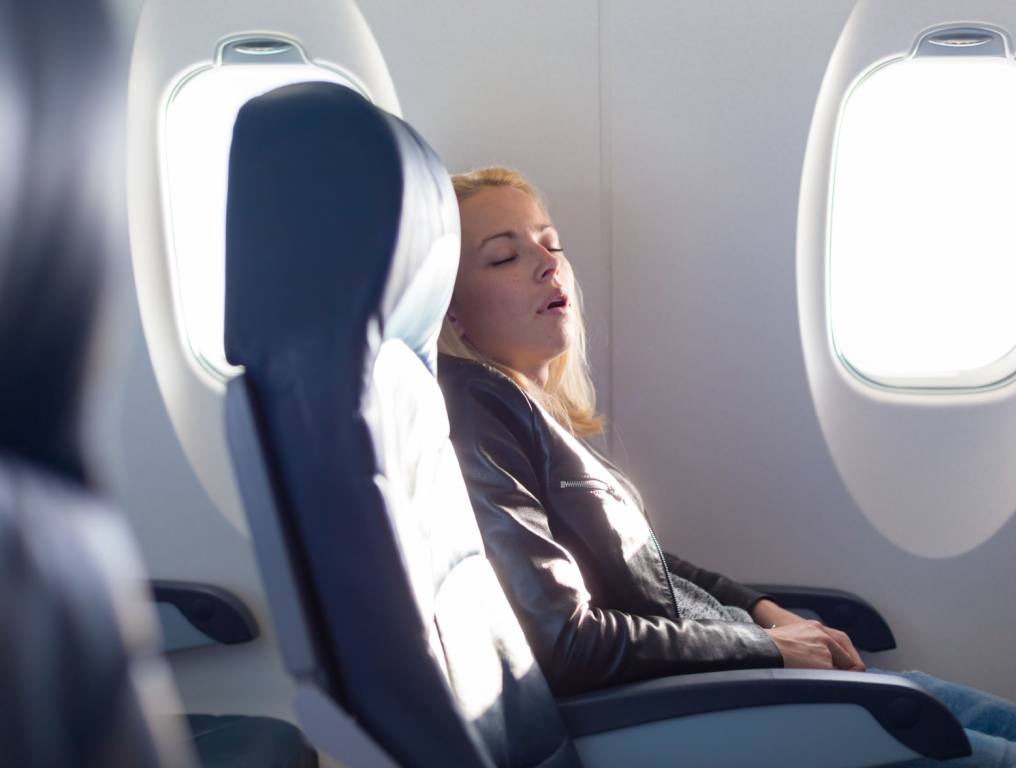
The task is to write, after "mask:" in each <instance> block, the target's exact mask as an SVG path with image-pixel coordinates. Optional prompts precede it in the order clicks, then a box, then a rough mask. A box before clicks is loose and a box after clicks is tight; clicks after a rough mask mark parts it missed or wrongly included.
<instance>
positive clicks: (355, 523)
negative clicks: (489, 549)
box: [226, 83, 578, 768]
mask: <svg viewBox="0 0 1016 768" xmlns="http://www.w3.org/2000/svg"><path fill="white" fill-rule="evenodd" d="M280 192H281V193H282V194H278V193H280ZM458 249H459V240H458V209H457V205H456V202H455V195H454V192H453V190H452V188H451V184H450V180H449V178H448V176H447V173H446V172H445V171H444V168H443V166H442V165H441V163H440V162H439V161H438V159H437V158H436V156H435V155H434V153H433V152H432V151H431V150H430V148H429V147H427V146H426V144H425V143H423V142H422V140H420V139H419V137H418V136H417V135H416V134H415V132H414V131H413V130H412V129H411V128H409V127H408V126H407V125H406V124H405V123H403V122H402V121H400V120H398V119H396V118H394V117H392V116H390V115H388V114H387V113H384V112H382V111H380V110H378V109H377V108H375V107H373V106H372V105H371V104H370V103H369V102H367V101H366V100H365V99H364V98H363V97H361V96H359V95H358V94H356V93H354V92H353V91H352V90H349V89H346V88H343V87H341V86H335V85H330V84H324V83H314V84H307V85H294V86H289V87H286V88H282V89H279V90H277V91H274V92H271V93H269V94H267V95H265V96H263V97H261V98H258V99H255V100H253V101H251V102H250V103H248V104H247V105H246V106H245V107H243V109H242V110H241V112H240V114H239V116H238V118H237V121H236V128H235V130H234V138H233V146H232V152H231V158H230V177H229V192H228V206H227V251H226V352H227V356H228V358H229V360H230V362H231V363H233V364H240V365H243V366H244V373H243V375H242V376H240V377H239V378H237V379H235V380H233V381H232V382H231V383H230V385H229V390H228V392H227V414H228V415H230V414H232V413H233V411H234V410H235V404H236V402H237V399H238V398H240V399H243V400H245V401H247V402H249V404H250V406H251V407H252V408H253V413H254V415H255V417H256V419H257V428H258V429H259V430H260V431H262V433H263V435H264V438H265V443H266V444H267V445H270V446H271V450H272V457H273V467H274V472H273V481H274V482H275V483H276V484H277V492H278V494H279V497H280V499H279V504H280V509H282V510H284V512H285V518H286V519H285V521H284V525H285V527H286V529H287V533H288V538H289V539H290V547H291V552H290V554H293V551H295V550H299V554H298V555H297V556H296V559H298V560H299V563H298V565H297V570H298V571H302V572H303V573H302V575H303V577H304V579H303V587H304V590H305V591H304V598H305V599H306V602H307V605H306V615H307V616H308V617H312V618H313V620H314V621H315V624H316V628H317V630H318V631H319V632H320V633H321V636H322V637H324V638H328V640H329V647H327V648H324V649H322V650H321V652H319V653H317V654H315V656H316V658H304V659H295V660H294V659H293V657H292V655H290V658H289V659H287V662H288V666H289V668H290V669H291V671H293V672H294V674H295V675H296V676H297V677H298V679H302V682H304V683H305V684H309V685H315V686H318V687H320V689H321V690H322V691H323V692H324V693H325V694H326V695H328V696H331V697H335V698H337V699H338V700H339V701H341V702H342V704H343V706H345V707H347V708H348V709H349V710H350V711H351V712H352V713H354V714H355V716H356V718H357V719H358V720H360V721H361V722H362V723H363V724H364V726H365V727H366V728H367V730H368V731H369V732H370V733H372V734H373V735H374V736H375V737H376V739H377V740H378V741H380V742H382V743H383V744H384V745H385V747H386V748H387V749H389V750H390V752H391V754H392V756H393V757H394V758H395V759H396V760H397V761H398V763H399V764H400V765H407V766H408V765H456V766H470V765H528V766H548V768H549V766H576V765H578V762H577V757H576V755H575V753H574V750H573V748H572V746H571V744H570V742H569V740H568V738H567V734H566V732H565V730H564V725H563V723H562V722H561V718H560V716H559V715H558V713H557V708H556V706H555V705H554V701H553V698H552V697H551V695H550V692H549V689H548V687H547V685H546V683H545V681H544V680H543V677H542V675H541V674H540V672H539V669H538V668H537V667H536V665H535V663H534V662H533V658H532V655H531V653H530V651H529V647H528V645H527V644H526V642H525V639H524V637H523V636H522V634H521V629H520V628H519V626H518V624H517V623H516V622H515V619H514V616H513V615H512V613H511V609H510V608H509V606H508V604H507V602H506V600H505V598H504V596H503V595H502V594H501V593H500V590H499V588H498V587H497V582H496V580H495V577H494V574H493V571H492V570H491V568H490V565H489V563H488V562H487V560H486V558H485V557H484V556H483V549H482V544H481V542H480V537H479V532H478V530H477V529H476V525H475V522H474V520H473V517H472V508H471V507H470V505H469V501H468V498H467V496H466V490H465V486H464V484H463V482H462V478H461V475H459V474H458V465H457V464H456V461H455V457H454V452H453V450H452V447H451V444H450V442H449V440H448V423H447V418H446V416H445V412H444V401H443V400H442V397H441V393H440V390H439V389H438V385H437V380H436V378H435V375H434V374H435V363H436V356H437V350H436V340H437V334H438V330H439V328H440V323H441V318H442V315H443V308H444V307H445V306H446V305H447V302H448V300H449V298H450V290H451V285H452V282H453V281H454V276H455V270H456V266H457V263H458ZM230 418H231V416H230ZM229 426H230V439H231V442H233V443H234V461H235V463H236V465H237V471H238V474H239V478H240V482H241V489H242V490H243V491H244V496H245V499H246V500H247V506H248V507H251V506H252V505H253V504H256V503H257V499H256V498H251V497H250V490H249V487H250V486H249V484H245V482H244V475H245V462H244V461H243V460H242V455H243V453H244V452H245V451H249V450H250V447H251V446H250V444H249V443H247V444H242V445H239V446H237V445H236V443H237V428H236V424H235V420H234V423H230V425H229ZM250 523H251V529H252V534H253V536H254V539H255V546H256V547H258V548H259V559H260V561H261V562H262V564H263V565H264V564H265V561H266V558H265V556H264V554H263V545H264V544H265V543H266V541H267V542H272V541H277V540H278V538H279V537H277V536H276V535H275V534H274V533H273V532H265V531H264V530H263V527H262V526H261V522H260V521H258V520H256V519H252V520H251V521H250ZM266 581H267V582H268V584H267V589H268V591H269V598H270V600H271V602H272V607H273V615H274V616H275V617H276V621H277V623H278V619H279V616H280V605H279V603H280V600H279V599H278V598H276V599H274V600H272V586H271V585H272V582H273V579H272V577H271V576H269V577H268V579H267V580H266ZM299 599H300V598H299V597H296V596H292V597H290V598H288V600H289V601H290V602H296V601H298V600H299ZM294 629H295V627H294V626H292V625H291V624H290V625H286V624H282V626H280V627H279V629H278V634H279V635H280V637H281V638H282V640H281V642H282V645H283V651H284V655H286V646H287V641H286V635H291V634H292V633H293V631H294ZM290 645H291V643H290ZM294 666H295V667H296V668H295V669H294ZM312 735H313V734H312Z"/></svg>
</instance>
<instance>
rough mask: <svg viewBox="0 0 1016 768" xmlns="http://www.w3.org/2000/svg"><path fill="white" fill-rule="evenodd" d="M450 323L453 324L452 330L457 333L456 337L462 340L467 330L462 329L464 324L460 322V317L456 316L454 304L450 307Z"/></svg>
mask: <svg viewBox="0 0 1016 768" xmlns="http://www.w3.org/2000/svg"><path fill="white" fill-rule="evenodd" d="M447 317H448V322H449V323H451V326H452V330H453V331H455V335H456V336H458V337H459V338H462V337H463V336H465V335H466V329H465V328H463V327H462V323H460V322H459V318H458V316H457V315H456V314H455V303H454V302H452V304H451V306H449V307H448V314H447Z"/></svg>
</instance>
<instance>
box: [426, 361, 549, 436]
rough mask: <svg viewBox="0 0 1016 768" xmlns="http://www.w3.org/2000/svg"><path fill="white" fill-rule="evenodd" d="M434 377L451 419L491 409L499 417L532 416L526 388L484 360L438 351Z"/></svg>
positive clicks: (454, 419) (530, 417)
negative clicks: (469, 358)
mask: <svg viewBox="0 0 1016 768" xmlns="http://www.w3.org/2000/svg"><path fill="white" fill-rule="evenodd" d="M437 379H438V383H439V384H440V385H441V391H442V393H443V394H444V398H445V403H446V405H447V408H448V414H449V417H450V419H451V420H452V422H455V421H461V420H462V419H463V418H466V419H468V418H473V417H475V415H476V414H477V413H478V412H493V413H494V414H495V415H498V416H500V417H501V418H502V419H504V418H505V417H511V416H514V417H516V418H523V419H525V420H527V421H529V420H531V419H532V417H533V413H534V406H533V401H532V400H531V399H530V398H529V396H528V395H527V394H526V393H525V391H524V390H523V389H522V388H521V387H520V386H519V385H518V384H517V383H515V382H514V381H513V380H512V379H511V378H510V377H509V376H507V375H505V374H504V373H503V372H501V371H499V370H498V369H497V368H494V367H493V366H491V365H487V364H486V363H481V362H479V361H476V360H467V359H465V358H462V357H455V356H453V355H446V354H440V355H438V362H437ZM452 426H453V430H454V428H455V425H454V423H453V425H452Z"/></svg>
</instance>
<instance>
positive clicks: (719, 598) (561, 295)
mask: <svg viewBox="0 0 1016 768" xmlns="http://www.w3.org/2000/svg"><path fill="white" fill-rule="evenodd" d="M453 181H454V185H455V191H456V195H457V197H458V200H459V209H460V214H461V220H462V254H461V259H460V264H459V271H458V275H457V278H456V283H455V290H454V294H453V297H452V301H451V304H450V307H449V310H448V314H447V317H446V319H445V323H444V326H443V328H442V331H441V336H440V340H439V348H440V350H441V352H442V353H443V356H442V358H441V361H440V363H439V371H440V374H439V378H440V382H441V387H442V389H443V391H444V394H445V399H446V401H447V403H448V410H449V418H450V421H451V428H452V441H453V443H454V445H455V449H456V453H457V455H458V458H459V462H460V464H461V466H462V471H463V474H464V476H465V479H466V484H467V486H468V488H469V493H470V498H471V500H472V502H473V506H474V509H475V511H476V515H477V519H478V522H479V526H480V530H481V533H482V534H483V539H484V543H485V545H486V548H487V553H488V557H489V558H490V560H491V562H492V564H493V566H494V569H495V571H496V572H497V574H498V578H499V579H500V581H501V584H502V586H503V588H504V590H505V592H506V594H507V596H508V599H509V601H510V602H511V604H512V607H513V608H514V609H515V612H516V614H517V615H518V618H519V621H520V623H521V624H522V627H523V630H524V631H525V633H526V635H527V637H528V639H529V641H530V644H531V645H532V646H533V652H534V654H535V656H536V658H537V660H538V661H539V662H540V666H541V667H542V669H543V672H544V674H545V675H546V677H547V679H548V681H549V682H550V685H551V687H552V689H553V690H554V691H555V692H556V693H558V694H568V693H578V692H581V691H585V690H590V689H594V688H599V687H603V686H607V685H615V684H619V683H625V682H632V681H635V680H641V679H646V678H652V677H658V676H663V675H671V674H681V673H688V672H704V671H711V670H726V669H739V668H752V667H778V666H786V667H801V668H813V669H842V670H856V671H860V670H863V669H864V664H863V662H862V661H861V659H860V657H859V655H858V653H857V651H856V650H855V648H854V646H853V644H852V643H851V642H850V639H849V638H848V637H847V636H846V635H845V634H844V633H842V632H839V631H837V630H834V629H831V628H829V627H825V626H823V625H822V624H820V623H819V622H816V621H806V620H803V619H802V618H801V617H799V616H797V615H795V614H793V613H791V612H789V611H786V610H784V609H782V608H780V607H779V606H778V605H776V604H775V603H774V602H773V601H772V600H770V599H768V598H767V597H766V596H765V595H762V594H759V593H757V592H755V591H753V590H751V589H748V588H746V587H744V586H742V585H739V584H736V583H735V582H733V581H731V580H730V579H727V578H725V577H723V576H720V575H719V574H715V573H711V572H709V571H706V570H703V569H701V568H698V567H696V566H694V565H692V564H690V563H688V562H686V561H683V560H681V559H679V558H677V557H674V556H672V555H667V554H665V553H664V552H663V550H662V549H661V548H660V545H659V542H658V541H657V540H656V536H655V534H654V533H653V530H652V527H651V525H650V522H649V520H648V518H647V516H646V514H645V511H644V509H643V506H642V501H641V498H640V496H639V494H638V491H637V489H636V488H635V487H634V486H633V485H632V484H631V482H630V481H629V480H628V479H627V478H626V477H625V476H624V475H623V474H622V473H621V471H620V470H619V469H617V467H615V466H613V465H612V464H611V463H610V462H609V461H608V460H607V459H606V458H605V457H603V456H602V455H600V454H598V453H597V452H596V451H595V450H593V449H592V447H591V446H589V445H588V443H586V442H585V440H584V438H587V437H590V436H592V435H595V434H597V433H599V432H602V430H603V422H602V419H601V418H600V417H599V416H598V415H597V414H596V412H595V407H594V403H595V396H594V391H593V386H592V383H591V381H590V378H589V375H588V370H587V366H586V360H585V332H584V328H583V323H582V317H581V303H580V297H579V292H578V286H577V285H576V283H575V279H574V275H573V273H572V270H571V266H570V264H569V263H568V260H567V258H566V257H565V255H564V252H563V250H562V246H561V240H560V237H559V235H558V233H557V231H556V230H555V229H554V227H553V225H552V223H551V221H550V217H549V215H548V213H547V210H546V207H545V205H544V204H543V202H542V200H541V198H540V196H539V194H538V193H537V191H536V190H535V189H533V187H532V186H530V185H529V184H528V183H527V182H526V181H525V179H523V178H522V177H521V176H520V175H519V174H518V173H516V172H514V171H511V170H509V169H505V168H487V169H482V170H479V171H474V172H471V173H468V174H463V175H459V176H455V177H453ZM921 682H925V683H926V682H927V680H922V681H921ZM936 692H939V691H936ZM975 693H976V692H975ZM978 695H982V696H983V694H978ZM999 701H1001V700H999ZM1002 704H1003V705H1004V706H1006V707H1008V710H1005V709H1003V710H1002V714H1003V715H1005V716H1006V717H1008V718H1009V720H1006V721H1005V722H1004V723H1002V725H998V724H997V723H993V724H992V725H991V727H985V728H983V729H982V730H984V731H985V733H989V734H993V736H987V737H985V738H992V737H997V736H1006V737H1007V738H1008V739H1010V740H1011V739H1012V738H1014V735H1016V710H1014V708H1013V707H1012V705H1011V704H1009V703H1007V702H1004V701H1003V702H1002ZM1000 729H1001V730H1000ZM1006 729H1008V730H1006ZM972 740H973V739H972ZM995 740H996V741H998V742H999V743H1000V745H1001V746H1000V747H999V749H1001V750H1003V751H998V750H996V751H997V754H998V755H999V756H1000V758H999V759H1000V760H1001V759H1008V757H1007V756H1009V757H1012V759H1013V760H1016V747H1014V745H1013V744H1012V743H1011V741H1004V740H1002V739H997V738H996V739H995ZM1004 750H1008V751H1004ZM982 759H983V757H982ZM957 764H960V763H957ZM976 764H977V765H986V764H990V763H985V762H978V763H976ZM999 764H1000V765H1009V763H1008V762H1000V763H999Z"/></svg>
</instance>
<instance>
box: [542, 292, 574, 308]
mask: <svg viewBox="0 0 1016 768" xmlns="http://www.w3.org/2000/svg"><path fill="white" fill-rule="evenodd" d="M567 307H568V296H567V295H566V294H564V293H559V294H558V295H557V296H555V297H554V299H553V300H552V301H551V302H550V303H549V304H547V306H546V307H544V308H543V311H544V312H550V311H552V310H555V309H557V310H564V309H567Z"/></svg>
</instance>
